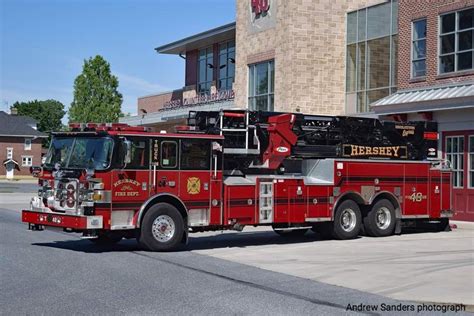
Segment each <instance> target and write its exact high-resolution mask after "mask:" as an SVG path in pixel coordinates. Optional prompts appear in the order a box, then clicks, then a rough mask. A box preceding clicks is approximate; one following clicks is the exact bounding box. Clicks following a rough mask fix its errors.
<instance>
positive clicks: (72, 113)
mask: <svg viewBox="0 0 474 316" xmlns="http://www.w3.org/2000/svg"><path fill="white" fill-rule="evenodd" d="M118 85H119V82H118V79H117V77H116V76H114V75H112V73H111V71H110V64H109V63H108V62H107V61H106V60H105V59H104V58H103V57H102V56H99V55H97V56H95V57H94V58H92V57H91V58H89V59H88V60H84V66H83V69H82V73H81V74H80V75H79V76H77V78H76V80H75V81H74V100H73V101H72V103H71V107H70V108H69V122H97V123H103V122H107V123H108V122H117V121H118V118H119V117H120V115H121V106H122V94H120V92H119V91H118Z"/></svg>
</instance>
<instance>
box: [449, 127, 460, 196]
mask: <svg viewBox="0 0 474 316" xmlns="http://www.w3.org/2000/svg"><path fill="white" fill-rule="evenodd" d="M446 159H447V160H448V161H449V162H451V166H452V168H453V187H454V188H462V187H463V181H464V136H448V137H446Z"/></svg>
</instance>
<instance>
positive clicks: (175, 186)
mask: <svg viewBox="0 0 474 316" xmlns="http://www.w3.org/2000/svg"><path fill="white" fill-rule="evenodd" d="M150 141H151V146H150V147H151V161H150V183H151V186H150V195H155V194H159V193H169V194H172V195H175V196H178V195H179V180H180V179H179V156H178V154H179V140H178V139H175V138H153V139H151V140H150Z"/></svg>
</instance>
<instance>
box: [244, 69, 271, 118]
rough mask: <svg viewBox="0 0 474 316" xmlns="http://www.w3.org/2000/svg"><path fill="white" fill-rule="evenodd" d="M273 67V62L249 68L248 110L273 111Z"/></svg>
mask: <svg viewBox="0 0 474 316" xmlns="http://www.w3.org/2000/svg"><path fill="white" fill-rule="evenodd" d="M274 85H275V65H274V61H273V60H270V61H266V62H263V63H258V64H253V65H250V66H249V108H250V109H251V110H256V111H273V108H274V104H273V103H274V100H273V99H274V98H273V93H274Z"/></svg>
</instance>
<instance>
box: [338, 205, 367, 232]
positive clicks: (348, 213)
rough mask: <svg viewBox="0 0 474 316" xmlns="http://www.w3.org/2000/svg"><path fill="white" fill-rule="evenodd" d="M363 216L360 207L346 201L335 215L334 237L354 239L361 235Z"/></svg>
mask: <svg viewBox="0 0 474 316" xmlns="http://www.w3.org/2000/svg"><path fill="white" fill-rule="evenodd" d="M361 225H362V216H361V213H360V208H359V205H357V203H356V202H354V201H352V200H345V201H344V202H342V203H341V204H339V206H338V207H337V209H336V213H335V214H334V231H333V236H334V238H336V239H354V238H356V237H357V236H358V235H359V232H360V227H361Z"/></svg>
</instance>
